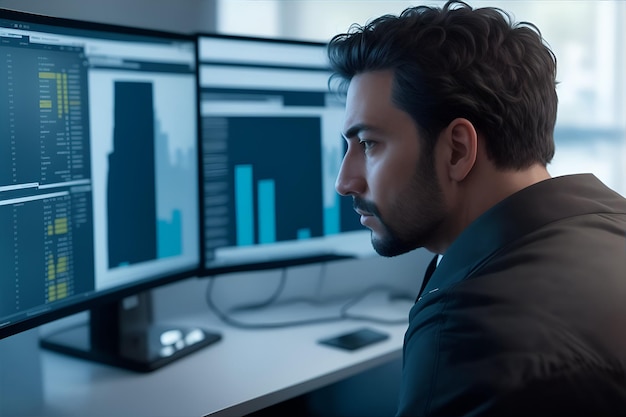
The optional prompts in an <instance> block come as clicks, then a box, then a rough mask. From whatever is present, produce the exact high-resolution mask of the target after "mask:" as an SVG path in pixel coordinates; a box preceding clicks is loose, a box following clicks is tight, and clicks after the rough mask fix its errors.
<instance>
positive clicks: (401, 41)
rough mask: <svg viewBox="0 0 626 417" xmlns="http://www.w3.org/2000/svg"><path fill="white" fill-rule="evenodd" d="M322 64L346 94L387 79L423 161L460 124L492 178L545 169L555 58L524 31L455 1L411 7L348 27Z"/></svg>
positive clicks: (532, 32) (507, 19)
mask: <svg viewBox="0 0 626 417" xmlns="http://www.w3.org/2000/svg"><path fill="white" fill-rule="evenodd" d="M328 57H329V59H330V64H331V68H332V70H333V72H334V74H333V76H332V77H331V79H330V81H329V83H331V84H332V82H333V81H336V80H339V81H340V83H339V85H338V87H339V89H340V91H341V92H343V93H345V91H346V89H347V86H348V85H349V82H350V80H351V79H352V77H354V76H355V75H357V74H360V73H364V72H369V71H377V70H392V71H393V73H394V84H393V92H392V100H393V102H394V104H395V105H396V106H397V107H398V108H400V109H401V110H403V111H406V112H407V113H408V114H409V115H411V117H412V118H413V119H414V120H415V122H416V124H417V127H418V131H419V132H420V133H421V135H422V136H423V137H424V139H425V140H426V146H427V149H428V150H429V151H432V149H433V147H434V143H435V141H436V138H437V135H438V134H439V133H440V132H441V131H442V129H444V128H445V127H446V126H447V125H448V124H449V123H450V122H451V121H452V120H454V119H455V118H458V117H463V118H466V119H468V120H469V121H470V122H472V124H473V125H474V126H475V128H476V130H477V131H478V133H479V134H481V135H482V136H483V137H484V138H485V141H486V149H487V153H488V156H489V158H490V159H491V160H492V161H493V162H494V164H495V165H496V166H497V167H498V168H501V169H523V168H526V167H529V166H530V165H532V164H534V163H541V164H543V165H544V166H545V165H547V164H548V163H549V162H550V161H551V159H552V157H553V156H554V137H553V133H554V124H555V121H556V112H557V101H558V100H557V95H556V84H557V83H556V79H555V78H556V57H555V56H554V54H553V53H552V51H551V50H550V49H549V48H548V47H547V46H546V45H545V44H544V42H543V39H542V36H541V33H540V32H539V29H537V27H536V26H534V25H533V24H531V23H525V22H522V23H514V22H513V21H512V19H511V16H510V15H509V14H508V13H506V12H505V11H503V10H500V9H497V8H488V7H484V8H477V9H473V8H472V7H471V6H469V5H468V4H466V3H464V2H460V1H449V2H447V3H446V4H445V5H444V6H443V7H441V8H436V7H427V6H418V7H412V8H408V9H406V10H404V11H403V12H402V13H401V14H400V15H399V16H393V15H385V16H381V17H379V18H377V19H375V20H372V21H371V22H369V23H368V24H366V25H365V26H359V25H353V26H352V27H351V28H350V29H349V30H348V32H347V33H343V34H339V35H336V36H335V37H333V39H332V40H331V41H330V43H329V45H328Z"/></svg>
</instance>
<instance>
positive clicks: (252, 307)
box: [230, 268, 287, 312]
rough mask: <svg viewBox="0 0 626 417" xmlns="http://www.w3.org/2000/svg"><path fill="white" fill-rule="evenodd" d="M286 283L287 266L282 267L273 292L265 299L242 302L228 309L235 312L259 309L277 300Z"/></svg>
mask: <svg viewBox="0 0 626 417" xmlns="http://www.w3.org/2000/svg"><path fill="white" fill-rule="evenodd" d="M286 285H287V268H282V269H281V274H280V281H279V282H278V287H276V290H275V291H274V293H273V294H272V295H270V297H269V298H268V299H267V300H265V301H262V302H260V303H254V304H244V305H241V306H237V307H233V308H231V309H230V311H232V312H235V311H248V310H257V309H261V308H264V307H267V306H269V305H272V304H273V303H274V302H275V301H276V300H278V298H279V297H280V295H281V294H282V293H283V290H284V289H285V286H286Z"/></svg>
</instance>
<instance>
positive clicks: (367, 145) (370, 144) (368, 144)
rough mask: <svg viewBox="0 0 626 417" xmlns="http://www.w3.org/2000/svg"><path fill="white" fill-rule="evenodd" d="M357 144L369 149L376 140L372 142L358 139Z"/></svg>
mask: <svg viewBox="0 0 626 417" xmlns="http://www.w3.org/2000/svg"><path fill="white" fill-rule="evenodd" d="M359 144H360V145H361V146H363V149H365V150H366V151H367V150H370V149H372V148H373V147H374V145H375V144H376V142H373V141H371V140H367V139H359Z"/></svg>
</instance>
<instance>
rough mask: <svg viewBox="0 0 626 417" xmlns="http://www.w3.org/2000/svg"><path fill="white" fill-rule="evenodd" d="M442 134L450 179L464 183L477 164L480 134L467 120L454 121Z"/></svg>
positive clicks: (458, 119)
mask: <svg viewBox="0 0 626 417" xmlns="http://www.w3.org/2000/svg"><path fill="white" fill-rule="evenodd" d="M442 134H443V135H444V137H443V138H442V139H444V140H443V142H444V143H443V144H444V145H445V150H446V151H445V152H444V155H445V164H446V170H447V173H448V177H449V178H450V179H451V180H453V181H456V182H460V181H463V180H464V179H465V178H466V177H467V175H468V174H469V173H470V171H471V170H472V168H473V167H474V164H475V163H476V154H477V152H478V134H477V133H476V129H474V125H473V124H472V123H471V122H470V121H469V120H467V119H463V118H457V119H454V120H453V121H452V122H450V124H449V125H448V127H446V128H445V129H444V130H443V132H442Z"/></svg>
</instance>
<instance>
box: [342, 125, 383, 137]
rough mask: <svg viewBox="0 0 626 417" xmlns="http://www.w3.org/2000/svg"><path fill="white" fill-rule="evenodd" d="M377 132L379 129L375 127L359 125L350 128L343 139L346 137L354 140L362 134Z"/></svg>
mask: <svg viewBox="0 0 626 417" xmlns="http://www.w3.org/2000/svg"><path fill="white" fill-rule="evenodd" d="M376 130H378V129H376V128H375V127H373V126H370V125H366V124H363V123H357V124H355V125H353V126H350V128H349V129H348V130H346V131H345V132H344V133H343V137H345V138H353V137H355V136H357V135H358V134H359V133H361V132H365V131H376Z"/></svg>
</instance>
